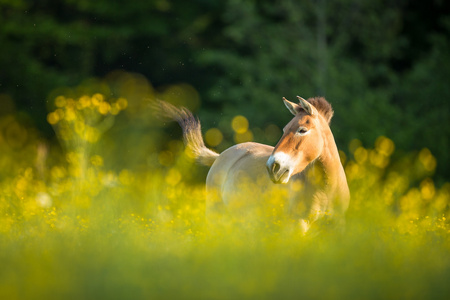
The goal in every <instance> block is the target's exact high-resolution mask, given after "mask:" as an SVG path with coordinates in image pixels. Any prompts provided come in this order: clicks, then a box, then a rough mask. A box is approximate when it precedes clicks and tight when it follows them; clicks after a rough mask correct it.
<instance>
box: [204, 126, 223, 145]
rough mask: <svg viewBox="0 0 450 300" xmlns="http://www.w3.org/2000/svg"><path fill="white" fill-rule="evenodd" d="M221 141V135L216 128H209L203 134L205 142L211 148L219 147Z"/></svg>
mask: <svg viewBox="0 0 450 300" xmlns="http://www.w3.org/2000/svg"><path fill="white" fill-rule="evenodd" d="M222 140H223V134H222V132H221V131H220V130H219V129H217V128H211V129H209V130H208V131H206V133H205V141H206V143H207V144H208V145H209V146H211V147H215V146H217V145H219V144H220V143H221V142H222Z"/></svg>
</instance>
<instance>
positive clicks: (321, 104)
mask: <svg viewBox="0 0 450 300" xmlns="http://www.w3.org/2000/svg"><path fill="white" fill-rule="evenodd" d="M306 101H308V102H309V103H311V104H312V105H313V106H314V107H315V108H316V109H317V111H318V112H319V113H320V114H322V116H324V117H325V119H326V120H327V121H328V123H330V121H331V118H332V117H333V114H334V111H333V108H332V107H331V104H330V103H328V101H327V100H325V98H324V97H314V98H309V99H308V100H306Z"/></svg>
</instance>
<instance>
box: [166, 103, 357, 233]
mask: <svg viewBox="0 0 450 300" xmlns="http://www.w3.org/2000/svg"><path fill="white" fill-rule="evenodd" d="M299 100H300V105H298V104H295V103H292V102H289V101H287V100H286V99H284V103H285V105H286V106H287V107H288V109H289V110H290V111H291V113H292V114H294V116H295V117H294V118H293V119H292V121H291V122H289V123H288V124H287V125H286V127H285V128H284V134H283V136H282V138H281V139H280V141H279V142H278V144H277V145H276V146H275V147H272V146H268V145H263V144H258V143H242V144H238V145H235V146H232V147H230V148H228V149H227V150H225V151H223V152H222V153H221V154H220V155H219V154H217V153H215V152H214V151H211V150H210V149H208V148H206V147H205V145H204V142H203V138H202V135H201V130H200V122H199V121H198V120H197V119H195V118H194V117H193V116H192V114H191V113H190V112H189V111H188V110H186V109H178V108H176V107H174V106H172V105H170V104H168V103H166V102H159V104H160V106H159V107H160V110H161V111H162V112H164V113H165V115H167V116H169V117H172V118H174V119H175V120H177V121H178V122H179V123H180V125H181V127H182V128H183V133H184V139H185V143H186V145H187V146H188V148H190V149H191V151H192V152H193V153H194V154H195V156H196V157H197V158H198V159H199V161H200V162H201V163H203V164H205V165H209V166H211V169H210V171H209V173H208V176H207V179H206V189H207V205H206V207H207V213H210V212H219V213H222V211H221V210H227V211H230V212H231V213H234V214H239V213H248V212H252V211H253V209H254V208H255V207H259V206H261V205H263V203H261V202H262V201H264V197H265V196H267V195H269V194H270V192H271V190H272V189H274V188H275V189H278V190H279V191H281V192H283V189H284V192H286V194H287V195H288V196H287V197H288V199H287V203H286V205H285V206H286V207H287V209H288V212H289V213H290V214H291V216H292V217H293V218H296V219H298V220H299V222H300V225H301V229H302V230H303V231H307V230H308V228H309V226H310V224H311V223H313V222H315V221H316V220H317V219H319V218H321V217H323V216H325V215H326V216H328V217H330V218H331V219H334V220H337V221H338V222H341V221H343V217H344V213H345V211H346V210H347V208H348V203H349V190H348V185H347V181H346V177H345V173H344V170H343V167H342V164H341V162H340V158H339V154H338V150H337V147H336V143H335V141H334V137H333V134H332V133H331V130H330V127H329V121H330V119H331V117H332V115H333V111H332V109H331V106H330V105H329V103H328V102H326V100H325V99H323V98H311V99H309V100H308V101H306V100H304V99H302V98H300V97H299ZM278 183H282V184H284V185H279V184H278ZM280 187H281V188H280Z"/></svg>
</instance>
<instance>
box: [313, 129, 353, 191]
mask: <svg viewBox="0 0 450 300" xmlns="http://www.w3.org/2000/svg"><path fill="white" fill-rule="evenodd" d="M316 163H318V164H319V166H320V167H321V168H322V169H323V174H324V177H325V178H324V181H325V182H324V183H325V185H326V187H327V188H328V189H336V188H337V187H338V186H339V185H340V184H341V182H342V180H345V173H344V169H343V167H342V164H341V159H340V157H339V152H338V149H337V146H336V142H335V141H334V137H333V134H332V133H331V130H330V131H329V132H326V134H325V138H324V149H323V151H322V154H321V155H320V156H319V158H318V159H317V162H316ZM345 181H346V180H345ZM345 184H346V183H345Z"/></svg>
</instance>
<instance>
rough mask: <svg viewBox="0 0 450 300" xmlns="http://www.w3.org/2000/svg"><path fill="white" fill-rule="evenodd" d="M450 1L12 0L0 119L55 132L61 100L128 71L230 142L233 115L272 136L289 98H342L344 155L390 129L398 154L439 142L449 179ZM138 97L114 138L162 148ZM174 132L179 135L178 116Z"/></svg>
mask: <svg viewBox="0 0 450 300" xmlns="http://www.w3.org/2000/svg"><path fill="white" fill-rule="evenodd" d="M449 8H450V2H448V1H443V0H430V1H414V0H397V1H385V0H370V1H369V0H362V1H355V0H335V1H327V0H316V1H292V0H280V1H276V2H274V1H268V0H262V1H237V0H226V1H207V0H192V1H182V0H170V1H169V0H156V1H123V0H117V1H106V0H97V1H88V0H42V1H30V0H1V1H0V45H1V46H0V70H1V71H0V103H1V106H0V118H2V117H4V116H6V115H11V114H13V115H15V117H16V118H17V119H18V120H20V122H21V124H25V125H24V126H27V127H29V128H36V129H37V132H38V134H39V135H40V136H41V137H42V138H43V139H45V140H48V141H53V142H55V143H56V139H55V137H54V131H53V129H52V127H51V126H50V124H48V122H47V121H48V120H47V118H46V116H47V114H48V112H49V111H51V110H52V109H53V108H54V107H53V106H52V105H53V103H54V99H55V97H56V96H58V95H59V94H64V93H65V91H67V90H68V89H67V88H66V87H74V86H84V87H86V86H88V85H92V86H94V85H96V86H98V85H99V82H104V81H107V82H108V83H109V84H111V82H114V80H115V82H116V83H117V80H118V79H117V78H119V77H120V76H122V75H120V76H119V75H117V74H119V73H120V72H118V70H122V71H126V72H131V73H132V74H134V75H133V76H134V77H133V78H134V81H135V85H134V86H135V87H136V86H138V85H139V82H140V83H142V84H141V85H142V86H145V87H146V91H145V93H146V94H149V93H150V94H153V95H158V96H159V97H160V98H163V99H165V100H172V102H175V103H176V104H180V105H186V106H187V107H188V108H190V109H191V110H193V111H194V112H195V113H196V114H198V115H199V116H200V119H201V121H202V124H203V127H204V130H205V131H206V130H207V129H208V128H217V130H218V131H220V135H221V138H220V140H217V138H216V143H213V144H215V145H213V146H215V147H216V149H218V150H219V151H220V150H223V149H225V148H226V147H228V146H230V145H231V144H233V143H235V142H236V140H233V130H232V128H231V126H230V123H231V121H232V119H233V117H234V116H236V115H243V116H245V118H246V119H247V120H248V122H249V124H250V127H251V128H252V132H251V136H247V139H251V140H255V141H259V142H264V143H269V144H272V145H274V144H275V143H276V141H277V139H278V138H279V137H280V136H281V130H280V128H282V126H283V125H284V124H286V122H287V121H288V120H289V118H290V116H289V114H288V113H287V112H286V110H285V109H284V108H283V107H282V102H281V97H283V96H285V97H287V98H288V99H291V100H293V99H295V96H296V95H300V96H302V97H304V98H308V97H312V96H317V95H320V96H325V97H326V98H327V99H328V100H329V101H330V102H331V103H332V105H333V107H334V109H335V117H334V118H333V121H332V130H333V132H334V135H335V138H336V141H337V144H338V147H339V148H341V149H342V150H343V151H344V152H347V153H348V152H351V151H349V150H348V149H347V145H349V143H350V142H351V141H352V140H354V139H357V140H359V141H361V142H362V144H363V145H368V146H371V145H373V143H374V141H375V140H376V138H377V137H379V136H381V135H383V136H387V137H389V138H390V139H392V140H393V141H394V144H395V146H396V150H397V151H396V155H397V159H399V158H400V157H401V156H402V155H404V154H405V153H411V152H414V151H416V152H417V151H420V149H423V148H428V149H430V151H431V153H432V154H433V155H434V156H435V157H436V158H437V161H438V164H437V170H436V177H437V181H438V182H439V181H440V182H443V181H447V180H448V179H449V178H450V169H449V168H448V166H449V163H450V155H449V152H450V151H449V148H450V145H449V141H450V122H449V120H450V115H449V114H450V101H449V99H450V85H449V78H450V39H449V37H450V14H449V12H450V10H449ZM95 78H97V79H95ZM121 78H123V76H122V77H121ZM136 78H137V79H136ZM136 82H137V84H136ZM94 83H95V84H94ZM141 96H142V93H141V94H139V93H137V94H136V97H135V99H134V100H133V97H129V98H128V102H129V109H128V111H127V115H126V116H124V117H123V118H128V119H127V122H122V123H120V122H118V123H119V124H128V125H123V126H122V130H120V128H119V129H118V130H116V131H115V132H114V137H113V138H114V139H115V140H116V141H118V142H119V141H121V140H122V141H123V142H121V143H119V144H121V145H122V147H124V146H125V147H127V148H133V145H137V144H136V143H135V142H136V140H140V144H139V146H140V147H141V148H142V153H149V152H148V151H150V152H151V151H152V149H153V150H154V148H155V147H163V146H155V145H153V144H152V143H151V142H150V141H151V139H150V138H149V139H147V141H149V142H148V143H147V144H146V143H145V140H146V137H147V136H148V135H150V134H151V133H152V132H154V127H155V126H156V125H155V123H156V121H155V120H154V119H152V118H151V117H149V115H148V114H146V115H145V116H144V115H143V114H142V112H143V111H144V112H148V108H147V106H145V105H144V104H143V103H144V102H142V101H143V99H141V98H142V97H141ZM186 99H187V100H186ZM133 107H134V108H133ZM133 122H134V123H135V125H129V124H132V123H133ZM136 124H137V125H136ZM130 126H131V127H130ZM131 129H132V130H131ZM2 130H3V129H2ZM166 133H168V135H169V136H171V137H170V138H176V137H177V136H178V137H179V129H175V127H173V128H171V127H169V129H166ZM7 134H8V133H6V135H7ZM10 134H14V132H13V133H10ZM130 134H131V135H132V136H134V137H135V138H134V140H133V139H129V135H130ZM174 136H175V137H174ZM164 137H165V136H162V137H161V139H162V141H164ZM170 138H166V141H168V140H169V139H170ZM153 140H154V139H153ZM212 140H214V138H213V139H212ZM162 144H163V143H162ZM350 150H351V149H350ZM120 151H123V148H122V149H116V154H117V153H120ZM113 152H114V151H113ZM394 158H395V157H394ZM115 161H116V163H117V159H116V160H115ZM122 164H125V165H126V164H130V161H127V162H122ZM138 164H139V163H138V162H136V165H138ZM121 167H123V165H122V166H121Z"/></svg>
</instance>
